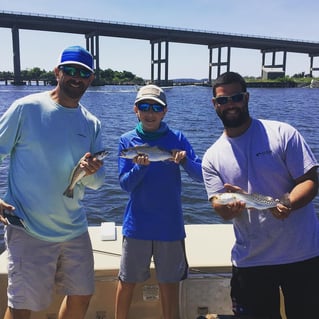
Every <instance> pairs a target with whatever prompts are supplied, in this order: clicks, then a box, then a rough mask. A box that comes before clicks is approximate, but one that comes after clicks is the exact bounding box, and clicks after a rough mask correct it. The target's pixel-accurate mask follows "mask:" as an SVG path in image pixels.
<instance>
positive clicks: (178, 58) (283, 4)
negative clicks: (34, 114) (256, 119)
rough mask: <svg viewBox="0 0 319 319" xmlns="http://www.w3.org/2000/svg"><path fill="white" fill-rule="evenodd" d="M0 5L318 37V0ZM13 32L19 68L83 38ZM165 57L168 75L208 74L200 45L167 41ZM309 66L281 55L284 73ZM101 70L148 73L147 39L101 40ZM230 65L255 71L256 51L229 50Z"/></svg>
mask: <svg viewBox="0 0 319 319" xmlns="http://www.w3.org/2000/svg"><path fill="white" fill-rule="evenodd" d="M264 3H265V4H264ZM0 10H4V11H15V12H27V13H39V14H48V15H57V16H65V17H74V18H87V19H98V20H104V21H117V22H128V23H137V24H146V25H155V26H166V27H178V28H185V29H195V30H207V31H212V32H225V33H234V34H245V35H257V36H266V37H267V36H270V37H276V38H284V39H296V40H307V41H308V40H309V41H316V42H317V41H318V42H319V34H318V33H319V31H318V30H319V18H318V12H319V1H317V0H303V1H300V0H268V1H260V0H242V1H238V0H227V1H223V0H219V1H215V0H157V1H156V0H155V1H154V0H90V1H78V0H63V1H62V0H53V1H48V0H27V1H21V0H0ZM19 34H20V53H21V68H22V69H29V68H32V67H35V66H37V67H40V68H41V69H45V70H47V71H48V70H52V69H53V67H54V66H55V64H56V62H57V58H58V56H59V54H60V52H61V50H63V48H65V47H66V46H69V45H74V44H79V45H82V46H85V39H84V36H82V35H73V34H63V33H54V32H41V31H29V30H20V33H19ZM0 39H1V57H0V70H1V71H12V70H13V57H12V40H11V30H10V29H6V28H0ZM169 54H170V58H169V78H178V77H192V78H206V77H207V76H208V49H207V47H206V46H199V45H186V44H178V43H170V44H169ZM317 59H318V60H317ZM317 59H315V66H316V67H319V57H318V58H317ZM309 63H310V62H309V58H308V56H307V55H306V54H297V53H288V54H287V74H288V75H293V74H295V73H299V72H303V71H304V72H306V73H308V72H309ZM100 67H101V68H102V69H107V68H111V69H113V70H118V71H123V70H126V71H131V72H133V73H134V74H136V75H137V76H141V77H143V78H150V44H149V42H148V41H141V40H129V39H122V38H112V37H100ZM231 69H232V70H233V71H236V72H240V73H241V74H242V75H253V76H259V75H260V72H261V70H260V69H261V54H260V52H259V51H257V50H247V49H232V57H231ZM317 73H318V72H317ZM314 75H315V76H319V74H316V73H314Z"/></svg>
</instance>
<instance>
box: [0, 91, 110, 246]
mask: <svg viewBox="0 0 319 319" xmlns="http://www.w3.org/2000/svg"><path fill="white" fill-rule="evenodd" d="M101 149H102V145H101V124H100V121H99V120H98V119H97V118H96V117H95V116H94V115H92V114H91V113H90V112H88V111H87V110H86V109H85V108H84V107H83V106H82V105H79V106H78V107H77V108H65V107H62V106H61V105H59V104H57V103H55V102H54V101H53V100H52V99H51V97H50V95H49V92H42V93H37V94H32V95H29V96H26V97H24V98H22V99H19V100H17V101H15V102H14V103H13V104H12V105H11V106H10V107H9V109H8V110H7V111H6V112H5V113H4V115H3V116H2V117H1V119H0V160H1V161H2V160H3V159H4V158H5V157H6V156H7V155H10V168H9V173H8V189H7V193H6V195H5V198H4V200H5V201H6V202H7V203H9V204H11V205H13V206H14V207H15V211H14V213H15V214H16V215H17V216H19V217H21V218H22V219H23V220H24V222H25V224H26V226H27V231H28V232H29V233H30V234H31V235H32V236H34V237H36V238H39V239H42V240H47V241H52V242H61V241H65V240H70V239H72V238H75V237H77V236H79V235H81V234H82V233H84V232H85V231H86V230H87V227H88V224H87V218H86V214H85V211H84V208H83V207H82V205H81V203H80V201H81V199H82V198H83V196H84V190H85V187H89V188H92V189H97V188H99V187H100V186H101V185H102V184H103V182H104V175H105V174H104V169H103V167H102V168H101V169H99V170H98V171H97V172H96V173H95V174H93V175H90V176H87V177H84V178H83V179H82V180H81V181H80V182H79V183H78V184H77V185H76V187H75V189H74V197H73V198H68V197H65V196H64V195H63V192H64V190H65V189H66V187H67V185H68V184H69V181H70V175H71V172H72V170H73V168H74V166H75V165H76V164H77V163H78V161H79V159H80V158H81V157H82V156H83V155H84V154H85V153H86V152H91V153H95V152H97V151H100V150H101Z"/></svg>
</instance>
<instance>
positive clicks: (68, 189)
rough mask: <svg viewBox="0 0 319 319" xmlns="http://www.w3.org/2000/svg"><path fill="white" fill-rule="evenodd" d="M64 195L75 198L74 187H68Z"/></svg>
mask: <svg viewBox="0 0 319 319" xmlns="http://www.w3.org/2000/svg"><path fill="white" fill-rule="evenodd" d="M63 195H64V196H66V197H69V198H73V188H70V187H68V188H67V189H66V190H65V191H64V192H63Z"/></svg>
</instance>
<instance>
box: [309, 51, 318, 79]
mask: <svg viewBox="0 0 319 319" xmlns="http://www.w3.org/2000/svg"><path fill="white" fill-rule="evenodd" d="M309 56H310V72H309V74H310V76H311V77H313V71H319V67H314V66H313V65H314V58H315V57H319V55H315V54H309Z"/></svg>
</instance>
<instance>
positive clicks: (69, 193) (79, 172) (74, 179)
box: [63, 150, 110, 198]
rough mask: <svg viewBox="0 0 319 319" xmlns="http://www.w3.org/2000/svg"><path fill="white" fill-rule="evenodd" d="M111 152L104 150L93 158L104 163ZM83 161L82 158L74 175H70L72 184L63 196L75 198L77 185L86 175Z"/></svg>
mask: <svg viewBox="0 0 319 319" xmlns="http://www.w3.org/2000/svg"><path fill="white" fill-rule="evenodd" d="M109 153H110V152H108V151H106V150H103V151H100V152H97V153H94V154H93V155H92V156H91V158H96V159H98V160H100V161H102V160H103V159H104V158H105V157H106V156H108V155H109ZM81 161H82V158H81V159H80V160H79V162H78V163H77V164H76V166H75V167H74V168H73V170H72V173H71V175H70V184H69V185H68V187H67V188H66V190H65V191H64V192H63V195H64V196H66V197H69V198H73V191H74V187H75V185H76V183H78V182H79V181H80V180H81V179H82V178H83V177H84V176H85V175H86V172H85V170H84V169H83V168H82V167H81V166H80V164H81Z"/></svg>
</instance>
